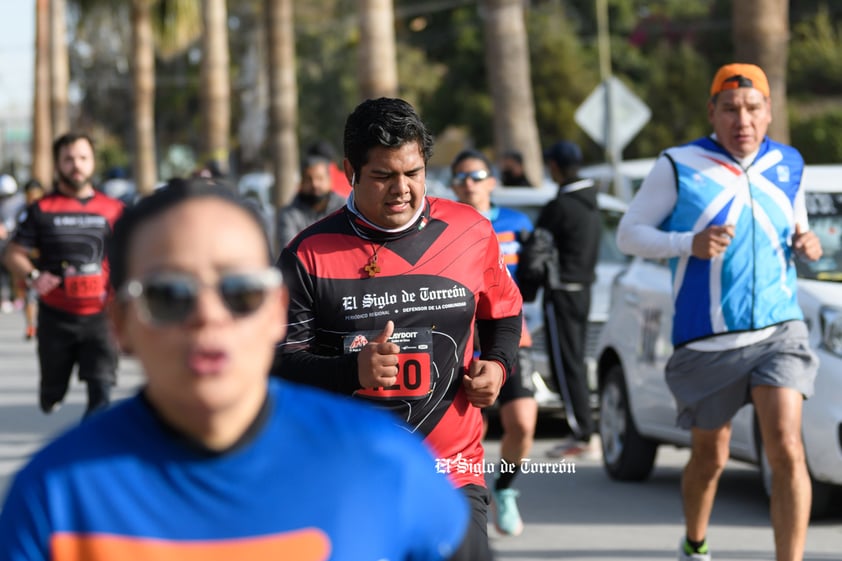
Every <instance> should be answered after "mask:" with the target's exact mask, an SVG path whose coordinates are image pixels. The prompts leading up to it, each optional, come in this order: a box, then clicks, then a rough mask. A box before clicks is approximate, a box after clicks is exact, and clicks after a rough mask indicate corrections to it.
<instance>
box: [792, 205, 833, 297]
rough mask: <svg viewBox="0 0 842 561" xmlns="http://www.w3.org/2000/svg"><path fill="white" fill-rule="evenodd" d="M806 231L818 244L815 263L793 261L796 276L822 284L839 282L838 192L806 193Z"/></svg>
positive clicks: (803, 260) (799, 260)
mask: <svg viewBox="0 0 842 561" xmlns="http://www.w3.org/2000/svg"><path fill="white" fill-rule="evenodd" d="M806 203H807V214H808V215H809V220H810V229H811V230H812V231H813V232H815V233H816V235H817V236H818V238H819V241H820V242H821V244H822V257H821V259H819V260H818V261H807V260H805V259H796V260H795V266H796V269H797V271H798V276H799V277H801V278H805V279H815V280H822V281H835V282H840V281H842V193H807V194H806Z"/></svg>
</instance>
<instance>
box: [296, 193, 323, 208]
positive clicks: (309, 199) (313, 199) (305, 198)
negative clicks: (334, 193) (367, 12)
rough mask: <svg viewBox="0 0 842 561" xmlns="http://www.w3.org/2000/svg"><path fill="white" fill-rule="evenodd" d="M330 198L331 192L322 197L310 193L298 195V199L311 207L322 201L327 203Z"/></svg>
mask: <svg viewBox="0 0 842 561" xmlns="http://www.w3.org/2000/svg"><path fill="white" fill-rule="evenodd" d="M328 197H330V191H328V192H327V193H324V194H322V195H316V194H313V193H308V194H306V195H305V194H304V193H299V194H298V198H299V199H300V200H301V202H302V203H304V204H308V205H310V206H315V205H317V204H319V203H320V202H322V201H326V200H327V198H328Z"/></svg>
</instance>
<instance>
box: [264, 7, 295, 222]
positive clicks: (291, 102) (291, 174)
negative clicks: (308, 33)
mask: <svg viewBox="0 0 842 561" xmlns="http://www.w3.org/2000/svg"><path fill="white" fill-rule="evenodd" d="M263 10H264V12H265V13H264V18H265V20H266V42H267V45H268V47H267V50H268V55H269V56H268V57H267V58H268V63H269V142H270V145H271V148H270V150H271V155H272V156H271V160H272V165H273V168H274V169H273V171H274V175H275V193H274V198H275V205H276V206H277V207H281V206H283V205H285V204H287V203H288V202H289V201H291V200H292V198H293V197H294V196H295V192H296V190H297V188H298V81H297V78H296V75H295V37H294V27H293V11H292V0H264V2H263Z"/></svg>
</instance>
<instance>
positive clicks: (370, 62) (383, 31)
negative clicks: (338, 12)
mask: <svg viewBox="0 0 842 561" xmlns="http://www.w3.org/2000/svg"><path fill="white" fill-rule="evenodd" d="M357 6H358V8H357V9H358V11H359V15H360V44H359V67H358V73H359V75H358V77H359V82H360V95H361V98H362V99H376V98H378V97H395V96H397V95H398V62H397V48H396V46H395V9H394V5H393V3H392V0H358V4H357Z"/></svg>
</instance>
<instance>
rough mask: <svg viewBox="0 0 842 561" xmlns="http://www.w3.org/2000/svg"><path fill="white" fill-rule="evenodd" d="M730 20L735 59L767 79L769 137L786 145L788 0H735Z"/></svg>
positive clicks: (787, 132)
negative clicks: (769, 116)
mask: <svg viewBox="0 0 842 561" xmlns="http://www.w3.org/2000/svg"><path fill="white" fill-rule="evenodd" d="M731 17H732V33H733V38H734V55H735V58H736V60H738V61H740V62H750V63H753V64H757V65H758V66H760V67H761V68H762V69H763V70H765V71H766V75H767V76H768V77H769V89H770V90H771V97H772V125H771V126H770V127H769V136H770V137H772V138H774V139H775V140H777V141H779V142H789V117H788V113H787V99H786V67H787V58H788V56H789V1H788V0H739V1H737V0H735V1H734V2H733V3H732V12H731Z"/></svg>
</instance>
